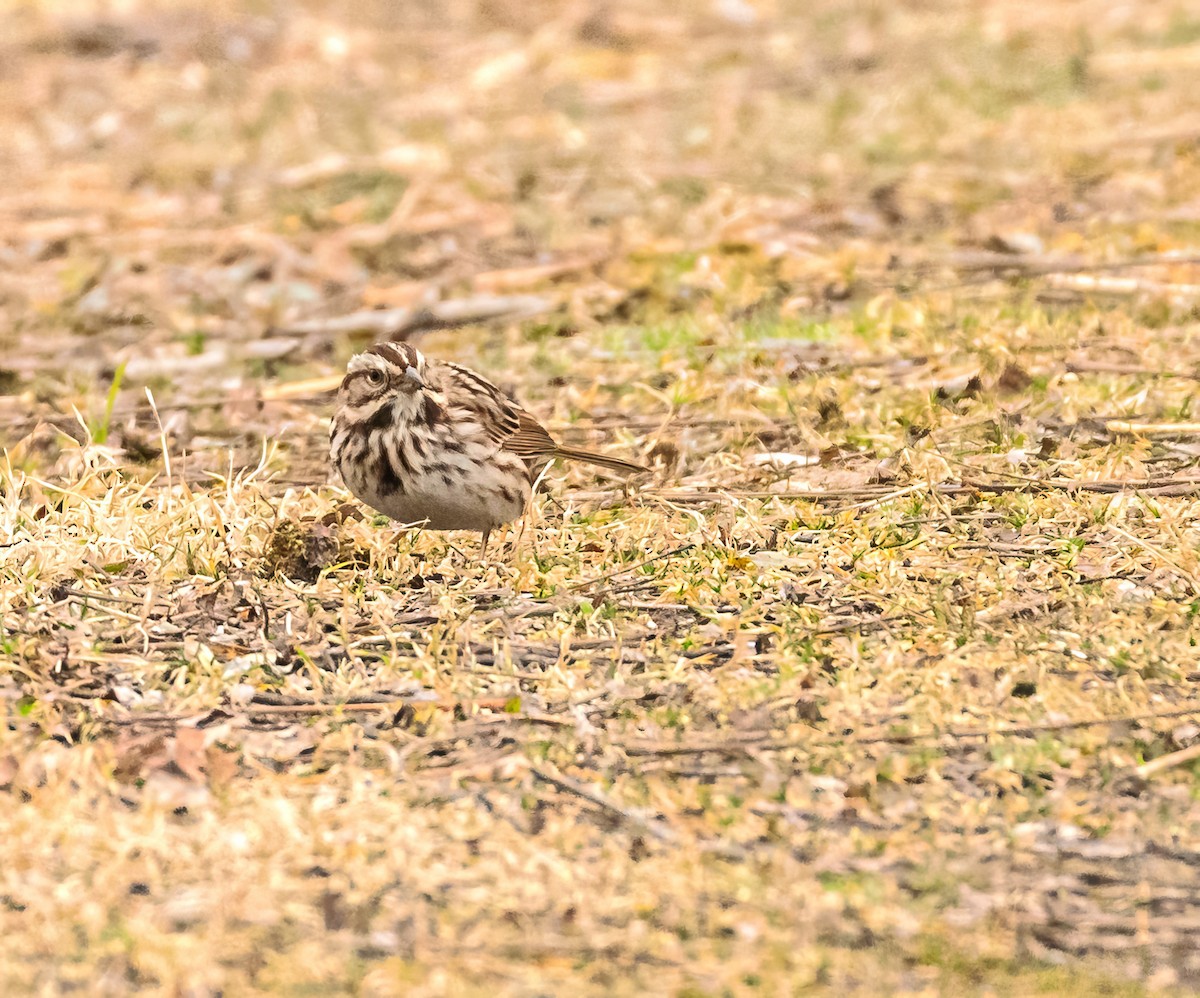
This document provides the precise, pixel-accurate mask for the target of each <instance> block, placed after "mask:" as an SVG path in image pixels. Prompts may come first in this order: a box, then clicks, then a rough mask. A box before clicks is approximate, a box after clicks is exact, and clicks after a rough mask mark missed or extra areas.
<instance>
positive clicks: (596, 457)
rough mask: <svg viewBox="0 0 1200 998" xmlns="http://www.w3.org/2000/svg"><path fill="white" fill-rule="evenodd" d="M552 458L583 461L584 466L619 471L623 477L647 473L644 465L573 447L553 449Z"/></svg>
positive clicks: (647, 469)
mask: <svg viewBox="0 0 1200 998" xmlns="http://www.w3.org/2000/svg"><path fill="white" fill-rule="evenodd" d="M551 456H552V457H561V458H564V459H566V460H568V461H583V462H584V463H585V464H595V465H599V466H600V467H601V468H608V469H609V470H610V471H619V472H620V473H621V474H623V475H632V474H634V473H636V472H639V471H649V470H650V469H649V468H647V467H646V466H645V465H641V464H634V463H633V462H632V461H622V460H621V459H620V458H619V457H609V456H608V455H607V454H593V453H592V452H591V451H590V450H576V449H575V448H574V447H555V448H554V451H553V452H552V454H551Z"/></svg>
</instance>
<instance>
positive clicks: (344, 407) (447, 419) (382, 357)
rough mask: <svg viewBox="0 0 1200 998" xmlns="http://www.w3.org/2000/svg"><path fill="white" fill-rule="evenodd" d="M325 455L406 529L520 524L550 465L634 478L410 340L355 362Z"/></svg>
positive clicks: (628, 468)
mask: <svg viewBox="0 0 1200 998" xmlns="http://www.w3.org/2000/svg"><path fill="white" fill-rule="evenodd" d="M329 447H330V457H331V458H332V460H333V464H334V467H336V468H337V469H338V472H339V473H340V474H341V476H342V480H343V481H344V482H345V483H346V487H347V488H348V489H349V490H350V491H351V492H353V493H354V495H355V496H357V497H358V498H359V499H361V500H362V501H363V502H365V503H366V504H367V505H368V506H372V507H374V508H375V509H377V510H379V512H381V513H383V514H384V515H386V516H390V517H391V518H392V519H393V520H399V521H400V522H402V523H414V524H417V523H423V524H424V525H425V526H427V527H431V528H433V529H434V530H478V531H480V533H482V534H483V549H484V551H485V552H486V550H487V542H488V535H489V534H490V533H491V532H492V531H493V530H494V529H495V528H496V527H499V526H502V525H503V524H506V523H510V522H512V521H513V520H515V519H517V518H518V517H519V516H521V514H522V513H523V512H524V511H525V507H526V505H527V504H528V503H529V499H530V497H531V495H532V494H533V483H534V482H535V481H536V480H537V477H538V476H539V475H540V474H541V473H542V470H543V469H544V468H545V467H546V465H547V464H549V463H550V462H551V461H553V460H554V459H555V458H566V459H567V460H571V461H586V462H587V463H589V464H595V465H599V466H600V467H602V468H610V469H612V470H613V471H618V472H622V473H624V474H631V473H633V472H636V471H646V470H647V469H646V468H644V467H642V466H641V465H639V464H634V463H632V462H631V461H622V460H620V459H619V458H615V457H607V456H605V455H603V454H593V453H591V452H590V451H584V450H575V449H574V448H572V447H562V446H560V445H559V444H557V443H556V442H555V441H554V438H553V437H551V436H550V434H549V433H547V432H546V430H545V429H544V428H543V427H542V425H541V424H540V423H539V422H538V421H537V420H536V419H534V418H533V417H532V416H531V415H529V413H527V412H526V411H525V410H524V409H522V408H521V407H520V406H519V405H518V404H517V403H516V402H514V401H512V400H511V399H509V398H508V397H506V396H505V395H504V393H503V392H501V391H500V389H499V388H497V387H496V386H495V385H493V384H492V383H491V382H490V381H488V380H487V379H486V378H483V377H481V376H480V375H478V374H476V373H475V372H474V371H472V370H469V369H468V368H465V367H462V366H460V365H458V364H451V363H449V362H446V361H439V360H427V359H426V358H425V357H424V356H423V355H422V354H421V352H420V351H419V350H417V349H416V348H415V347H413V346H411V345H410V344H408V343H379V344H376V345H375V346H373V347H370V348H369V349H368V350H367V351H366V352H365V353H361V354H359V355H358V356H356V357H354V358H352V359H351V361H350V364H349V366H348V368H347V371H346V377H345V378H344V379H343V380H342V385H341V388H339V389H338V394H337V407H336V409H335V411H334V415H333V425H332V427H331V429H330V434H329Z"/></svg>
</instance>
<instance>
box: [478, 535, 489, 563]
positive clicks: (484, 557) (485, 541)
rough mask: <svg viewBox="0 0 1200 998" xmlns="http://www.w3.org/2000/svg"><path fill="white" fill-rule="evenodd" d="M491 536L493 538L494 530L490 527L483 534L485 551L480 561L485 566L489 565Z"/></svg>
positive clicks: (480, 555)
mask: <svg viewBox="0 0 1200 998" xmlns="http://www.w3.org/2000/svg"><path fill="white" fill-rule="evenodd" d="M491 536H492V528H491V527H488V529H487V530H485V531H484V532H483V550H482V551H481V552H480V554H479V560H480V562H481V563H483V564H484V565H486V564H487V549H488V538H489V537H491Z"/></svg>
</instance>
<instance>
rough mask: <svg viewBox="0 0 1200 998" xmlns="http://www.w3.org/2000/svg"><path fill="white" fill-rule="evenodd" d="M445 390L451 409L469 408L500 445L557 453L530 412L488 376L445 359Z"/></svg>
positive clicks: (523, 452) (524, 453) (534, 454)
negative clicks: (509, 396) (508, 395)
mask: <svg viewBox="0 0 1200 998" xmlns="http://www.w3.org/2000/svg"><path fill="white" fill-rule="evenodd" d="M438 366H439V367H440V368H442V369H443V370H442V372H441V374H442V377H441V382H442V391H443V392H444V393H445V396H446V401H447V403H449V405H450V406H451V408H454V409H459V410H460V411H461V410H465V411H466V412H467V413H469V414H470V416H471V418H472V421H473V422H475V423H477V424H478V425H479V427H480V429H481V430H482V431H483V432H484V433H485V434H486V435H487V437H488V439H490V440H491V441H492V442H493V443H495V444H496V445H497V447H502V448H504V450H507V451H510V452H511V453H513V454H516V455H517V456H518V457H521V458H526V459H533V458H539V457H547V456H549V455H550V454H552V453H553V452H554V449H555V444H554V438H553V437H551V436H550V434H549V433H547V432H546V431H545V429H544V428H543V427H542V425H541V424H540V423H539V422H538V421H537V420H536V419H534V418H533V417H532V416H531V415H529V413H527V412H526V411H525V410H524V409H522V408H521V407H520V406H519V405H517V404H516V403H515V402H514V401H512V399H510V398H508V397H507V396H506V395H505V394H504V393H503V392H502V391H500V389H499V388H497V387H496V386H495V385H493V384H492V383H491V382H490V381H488V380H487V378H484V377H482V376H481V375H478V374H476V373H475V372H474V371H472V370H471V369H470V368H467V367H461V366H460V365H458V364H452V363H449V362H443V363H441V364H439V365H438Z"/></svg>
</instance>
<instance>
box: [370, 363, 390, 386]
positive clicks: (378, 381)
mask: <svg viewBox="0 0 1200 998" xmlns="http://www.w3.org/2000/svg"><path fill="white" fill-rule="evenodd" d="M385 380H386V378H385V376H384V373H383V372H382V371H381V370H379V368H377V367H373V368H371V369H370V370H369V371H367V383H368V384H371V385H382V384H383V383H384V381H385Z"/></svg>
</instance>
